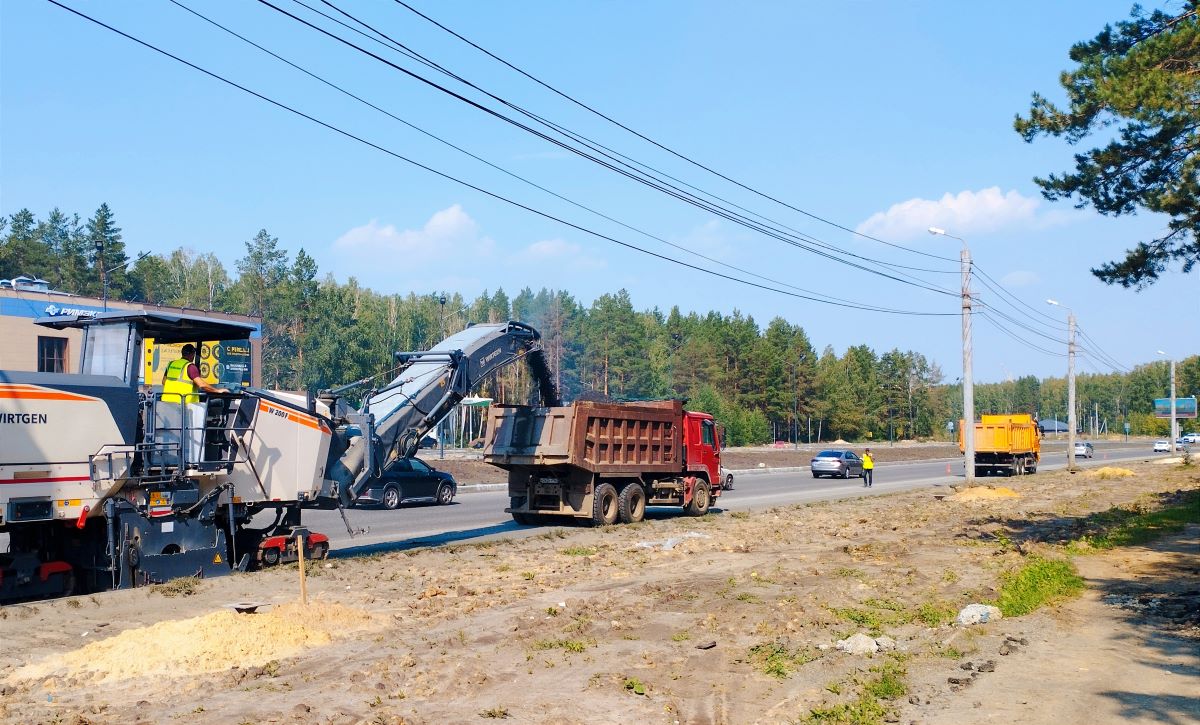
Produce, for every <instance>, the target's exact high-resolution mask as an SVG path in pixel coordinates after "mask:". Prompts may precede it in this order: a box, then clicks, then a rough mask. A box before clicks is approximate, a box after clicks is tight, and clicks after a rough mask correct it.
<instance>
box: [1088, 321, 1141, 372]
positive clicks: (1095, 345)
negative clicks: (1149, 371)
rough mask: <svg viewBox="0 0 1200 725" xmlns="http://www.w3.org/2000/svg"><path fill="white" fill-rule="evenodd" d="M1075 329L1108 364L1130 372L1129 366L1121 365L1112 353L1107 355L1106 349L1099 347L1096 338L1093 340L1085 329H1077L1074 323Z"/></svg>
mask: <svg viewBox="0 0 1200 725" xmlns="http://www.w3.org/2000/svg"><path fill="white" fill-rule="evenodd" d="M1075 330H1076V331H1077V332H1078V333H1079V334H1080V335H1081V336H1082V337H1083V339H1085V340H1087V341H1088V343H1089V344H1090V345H1091V346H1092V347H1093V348H1095V349H1096V351H1098V352H1099V353H1100V354H1101V355H1102V356H1103V357H1104V358H1106V359H1107V360H1108V362H1109V364H1110V365H1112V366H1113V367H1114V368H1116V369H1118V370H1121V371H1123V372H1130V370H1129V368H1128V367H1126V366H1124V365H1122V364H1121V363H1120V361H1119V360H1117V359H1116V358H1115V357H1113V356H1112V355H1109V354H1108V351H1106V350H1105V349H1104V348H1102V347H1100V343H1098V342H1096V340H1095V339H1093V338H1092V336H1091V335H1089V334H1087V332H1085V331H1083V330H1081V329H1079V326H1078V325H1076V326H1075Z"/></svg>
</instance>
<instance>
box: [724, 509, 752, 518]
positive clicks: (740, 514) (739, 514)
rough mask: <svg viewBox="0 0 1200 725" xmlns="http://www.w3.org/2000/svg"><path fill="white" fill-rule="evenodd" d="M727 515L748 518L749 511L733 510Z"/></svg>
mask: <svg viewBox="0 0 1200 725" xmlns="http://www.w3.org/2000/svg"><path fill="white" fill-rule="evenodd" d="M729 515H730V516H732V517H733V518H735V519H748V518H750V512H749V511H734V512H733V513H731V514H729Z"/></svg>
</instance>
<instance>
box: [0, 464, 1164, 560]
mask: <svg viewBox="0 0 1200 725" xmlns="http://www.w3.org/2000/svg"><path fill="white" fill-rule="evenodd" d="M1095 446H1096V457H1095V458H1094V459H1092V460H1090V461H1087V460H1084V459H1079V463H1080V465H1081V466H1084V467H1087V466H1099V465H1104V464H1105V463H1108V462H1112V461H1122V460H1145V459H1150V458H1152V457H1156V456H1161V455H1163V454H1151V453H1150V452H1149V450H1148V448H1149V444H1148V443H1147V442H1146V441H1136V442H1131V443H1111V442H1097V443H1095ZM1047 448H1049V450H1045V449H1043V457H1042V465H1041V467H1040V468H1041V470H1054V469H1057V468H1063V467H1065V466H1066V453H1065V451H1064V447H1063V446H1062V445H1061V444H1058V445H1056V444H1054V443H1048V444H1047ZM962 477H963V464H962V461H961V460H939V461H911V462H903V463H882V464H879V465H878V466H877V467H876V469H875V485H874V486H872V487H871V488H870V489H867V488H864V487H863V485H862V482H861V481H860V480H858V479H849V480H845V481H843V480H838V479H829V478H821V479H814V478H813V477H812V474H811V473H809V472H808V470H807V469H805V470H797V471H789V472H771V473H757V472H754V473H745V474H741V475H738V476H737V479H736V482H735V484H736V485H735V488H734V490H733V491H727V492H725V494H724V495H723V496H721V497H720V498H719V499H718V500H717V501H716V502H715V504H714V507H713V508H714V511H715V512H718V513H719V512H720V511H741V510H747V509H762V508H770V507H772V506H781V505H787V504H796V503H807V502H810V501H826V500H833V499H840V498H850V497H854V496H869V495H879V494H882V493H891V492H895V491H905V490H909V489H913V488H920V487H925V486H936V485H939V484H940V485H944V484H948V483H952V482H954V481H955V480H961V479H962ZM983 480H985V481H999V480H1003V479H993V478H986V479H983ZM507 505H508V495H507V493H506V491H505V490H503V489H502V488H501V489H500V490H488V491H473V492H461V493H460V494H459V496H458V497H457V498H456V499H455V500H454V502H453V503H451V504H450V505H449V506H436V505H433V504H405V505H404V506H402V507H401V508H399V509H397V510H395V511H387V510H383V509H371V508H353V509H349V510H347V511H346V515H347V517H348V518H349V520H350V524H351V526H352V527H354V528H355V529H356V530H364V531H362V532H361V533H358V534H357V535H356V536H354V537H351V536H350V534H349V533H348V532H347V530H346V525H345V524H344V523H342V520H341V517H340V516H339V514H338V512H337V511H305V512H304V523H305V525H306V526H308V527H309V528H310V529H311V530H313V531H320V532H321V533H323V534H325V535H327V536H329V539H330V543H331V545H332V554H333V555H334V556H353V555H356V554H363V553H370V552H375V551H394V550H401V549H411V548H416V547H420V546H432V545H437V544H445V543H450V542H454V541H467V540H469V541H479V540H484V539H487V538H498V537H510V538H515V537H523V536H530V535H533V534H536V533H538V532H540V531H541V530H542V527H538V526H518V525H517V524H516V523H515V522H514V521H513V520H512V517H510V516H509V515H508V514H506V513H504V507H505V506H507ZM679 515H681V513H680V509H678V508H664V507H652V508H650V509H649V510H648V511H647V518H650V519H655V518H669V517H672V516H679ZM566 524H567V525H570V522H566ZM580 525H582V524H580ZM7 547H8V536H7V535H5V534H0V551H6V550H7Z"/></svg>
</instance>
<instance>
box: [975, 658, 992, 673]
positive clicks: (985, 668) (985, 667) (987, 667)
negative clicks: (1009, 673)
mask: <svg viewBox="0 0 1200 725" xmlns="http://www.w3.org/2000/svg"><path fill="white" fill-rule="evenodd" d="M975 671H976V672H995V671H996V661H995V660H988V661H987V662H980V663H979V666H978V667H976V668H975Z"/></svg>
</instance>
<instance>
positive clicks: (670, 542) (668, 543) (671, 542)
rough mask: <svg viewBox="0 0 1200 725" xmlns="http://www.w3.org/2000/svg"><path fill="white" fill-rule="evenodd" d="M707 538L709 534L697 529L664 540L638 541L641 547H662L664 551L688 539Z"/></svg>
mask: <svg viewBox="0 0 1200 725" xmlns="http://www.w3.org/2000/svg"><path fill="white" fill-rule="evenodd" d="M707 538H708V534H701V533H699V532H697V531H689V532H687V533H685V534H680V535H679V536H672V537H671V538H669V539H663V540H662V541H639V542H637V546H638V548H640V549H661V550H662V551H670V550H671V549H674V548H675V547H676V546H679V545H680V544H682V543H683V542H684V541H685V540H687V539H707Z"/></svg>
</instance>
